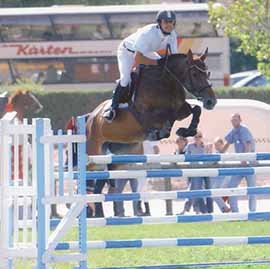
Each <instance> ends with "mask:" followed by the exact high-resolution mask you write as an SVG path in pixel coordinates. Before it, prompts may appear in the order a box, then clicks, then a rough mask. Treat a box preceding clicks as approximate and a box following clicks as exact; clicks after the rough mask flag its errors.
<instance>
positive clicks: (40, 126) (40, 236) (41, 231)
mask: <svg viewBox="0 0 270 269" xmlns="http://www.w3.org/2000/svg"><path fill="white" fill-rule="evenodd" d="M43 134H44V121H43V119H37V120H36V141H35V142H36V157H37V169H36V170H37V171H36V172H37V175H36V178H37V249H38V250H37V269H45V268H46V264H44V263H43V261H42V257H43V255H44V252H45V249H46V233H45V223H46V220H45V206H44V204H43V202H42V200H43V198H44V197H45V174H44V172H45V170H44V145H43V144H41V143H40V138H41V137H42V136H43Z"/></svg>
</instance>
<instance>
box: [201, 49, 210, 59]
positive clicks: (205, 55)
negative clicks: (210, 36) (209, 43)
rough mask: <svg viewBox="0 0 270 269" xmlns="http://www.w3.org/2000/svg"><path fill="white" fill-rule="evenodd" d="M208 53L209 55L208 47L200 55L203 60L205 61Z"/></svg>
mask: <svg viewBox="0 0 270 269" xmlns="http://www.w3.org/2000/svg"><path fill="white" fill-rule="evenodd" d="M207 55H208V48H206V50H205V52H204V53H203V54H202V55H201V57H200V59H201V61H203V62H204V60H205V59H206V57H207Z"/></svg>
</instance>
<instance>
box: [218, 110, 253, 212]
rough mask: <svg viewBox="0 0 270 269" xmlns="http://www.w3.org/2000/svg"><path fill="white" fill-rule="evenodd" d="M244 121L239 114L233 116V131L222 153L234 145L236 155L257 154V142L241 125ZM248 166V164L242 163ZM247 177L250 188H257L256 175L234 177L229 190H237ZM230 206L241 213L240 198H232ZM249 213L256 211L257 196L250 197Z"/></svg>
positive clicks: (227, 137)
mask: <svg viewBox="0 0 270 269" xmlns="http://www.w3.org/2000/svg"><path fill="white" fill-rule="evenodd" d="M241 122H242V119H241V116H240V114H239V113H235V114H233V115H232V116H231V123H232V126H233V129H232V130H231V131H230V132H229V133H228V134H227V135H226V136H225V140H226V143H225V145H224V148H223V150H222V152H225V151H226V150H227V149H228V148H229V146H230V144H234V149H235V152H236V153H244V152H255V141H254V138H253V136H252V134H251V132H250V131H249V129H248V128H247V127H246V126H245V125H242V124H241ZM242 164H246V162H242ZM243 177H245V178H246V181H247V186H248V187H255V186H256V177H255V175H250V176H242V175H239V176H232V177H231V180H230V182H229V184H228V188H236V187H238V186H239V184H240V182H241V180H242V178H243ZM229 204H230V206H231V210H232V212H239V208H238V197H236V196H231V197H230V198H229ZM249 211H256V197H255V195H250V196H249Z"/></svg>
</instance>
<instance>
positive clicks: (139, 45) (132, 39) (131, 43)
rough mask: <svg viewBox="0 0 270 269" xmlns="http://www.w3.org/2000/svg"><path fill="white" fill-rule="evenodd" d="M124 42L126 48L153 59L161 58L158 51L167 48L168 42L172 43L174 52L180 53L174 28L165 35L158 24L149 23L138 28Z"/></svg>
mask: <svg viewBox="0 0 270 269" xmlns="http://www.w3.org/2000/svg"><path fill="white" fill-rule="evenodd" d="M123 43H124V44H125V46H126V48H128V49H129V50H132V51H139V52H141V53H142V54H143V55H144V56H147V57H149V55H151V56H152V57H151V58H152V59H154V60H156V59H159V58H160V57H159V55H158V54H157V53H153V52H156V51H158V50H160V49H166V47H167V44H170V47H171V50H172V53H173V54H175V53H178V50H177V34H176V32H175V30H173V31H172V32H171V33H170V34H169V35H164V34H163V33H162V31H161V29H160V27H159V25H158V24H156V23H153V24H148V25H146V26H144V27H142V28H140V29H138V30H137V32H135V33H134V34H132V35H130V36H128V37H127V38H125V39H124V41H123Z"/></svg>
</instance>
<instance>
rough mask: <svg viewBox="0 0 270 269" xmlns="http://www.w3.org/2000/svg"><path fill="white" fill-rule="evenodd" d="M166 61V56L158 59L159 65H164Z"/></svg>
mask: <svg viewBox="0 0 270 269" xmlns="http://www.w3.org/2000/svg"><path fill="white" fill-rule="evenodd" d="M165 62H166V58H165V57H163V58H160V59H158V60H157V64H158V65H159V66H164V64H165Z"/></svg>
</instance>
